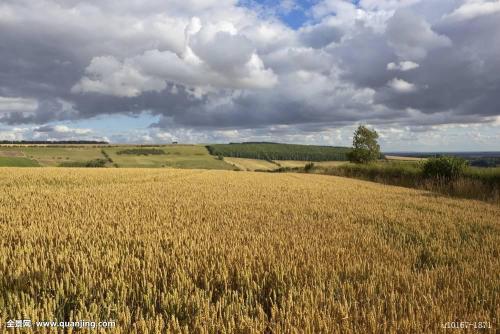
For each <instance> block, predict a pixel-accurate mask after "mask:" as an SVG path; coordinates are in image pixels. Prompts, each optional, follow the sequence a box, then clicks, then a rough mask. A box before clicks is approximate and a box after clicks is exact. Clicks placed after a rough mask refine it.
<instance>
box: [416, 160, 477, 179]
mask: <svg viewBox="0 0 500 334" xmlns="http://www.w3.org/2000/svg"><path fill="white" fill-rule="evenodd" d="M467 165H468V163H467V161H466V160H464V159H462V158H457V157H439V158H430V159H428V160H427V161H426V162H424V163H423V165H422V173H423V174H424V176H425V177H428V178H443V179H446V180H451V179H457V178H459V177H460V176H462V175H463V174H464V172H465V169H466V168H467Z"/></svg>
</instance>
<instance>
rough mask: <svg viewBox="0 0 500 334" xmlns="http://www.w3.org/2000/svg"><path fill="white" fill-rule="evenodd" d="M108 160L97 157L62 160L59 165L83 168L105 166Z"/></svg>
mask: <svg viewBox="0 0 500 334" xmlns="http://www.w3.org/2000/svg"><path fill="white" fill-rule="evenodd" d="M106 162H107V160H104V159H95V160H90V161H71V162H62V163H61V164H59V167H82V168H103V167H106Z"/></svg>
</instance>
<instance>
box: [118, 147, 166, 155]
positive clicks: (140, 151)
mask: <svg viewBox="0 0 500 334" xmlns="http://www.w3.org/2000/svg"><path fill="white" fill-rule="evenodd" d="M116 154H118V155H122V154H130V155H162V154H166V153H165V151H163V150H160V149H155V148H133V149H128V150H121V151H118V152H116Z"/></svg>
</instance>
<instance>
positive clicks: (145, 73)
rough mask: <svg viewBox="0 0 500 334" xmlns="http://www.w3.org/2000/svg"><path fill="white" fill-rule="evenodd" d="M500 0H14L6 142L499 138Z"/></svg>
mask: <svg viewBox="0 0 500 334" xmlns="http://www.w3.org/2000/svg"><path fill="white" fill-rule="evenodd" d="M499 73H500V0H439V1H437V0H436V1H434V0H432V1H431V0H358V1H348V0H259V1H257V0H239V1H238V0H87V1H83V0H81V1H80V0H2V1H1V2H0V140H81V139H86V140H107V141H110V142H113V143H170V142H172V141H178V142H182V143H214V142H221V143H224V142H239V141H275V142H285V143H303V144H321V145H336V146H340V145H346V146H347V145H351V143H352V134H353V131H354V129H355V128H356V127H357V126H358V125H361V124H362V125H367V126H369V127H371V128H374V129H376V130H377V131H378V133H379V134H380V144H381V146H382V149H383V150H384V151H386V152H387V151H426V152H430V151H487V150H500V75H499Z"/></svg>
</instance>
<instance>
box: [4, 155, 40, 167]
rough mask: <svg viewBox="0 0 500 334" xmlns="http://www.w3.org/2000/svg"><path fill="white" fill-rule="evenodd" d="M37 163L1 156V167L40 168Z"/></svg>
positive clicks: (26, 159) (25, 159)
mask: <svg viewBox="0 0 500 334" xmlns="http://www.w3.org/2000/svg"><path fill="white" fill-rule="evenodd" d="M38 166H40V164H38V162H37V161H35V160H31V159H28V158H20V157H4V156H0V167H38Z"/></svg>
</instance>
